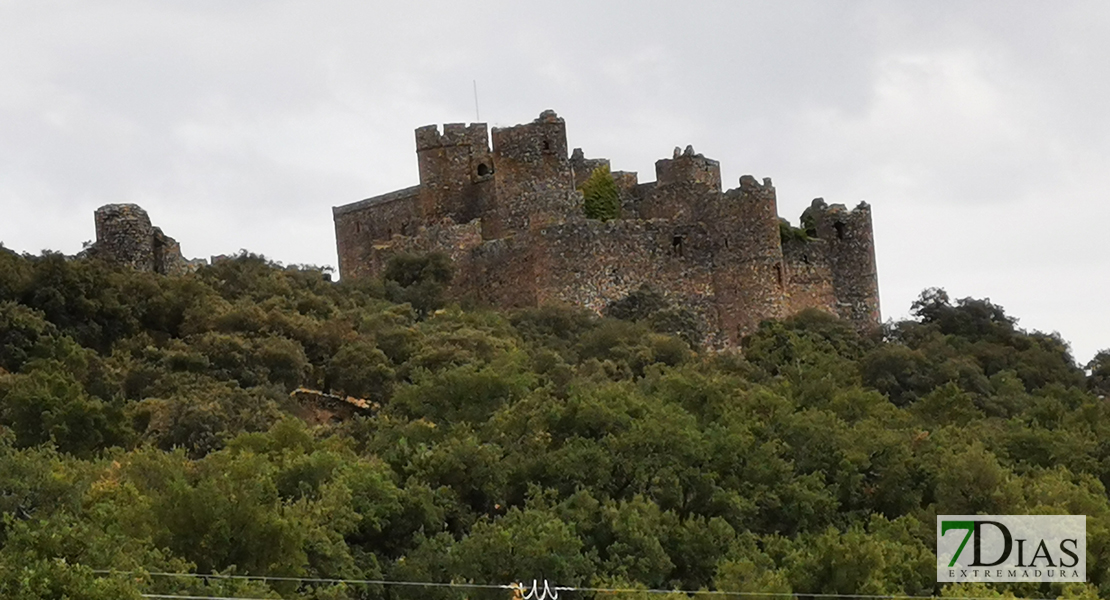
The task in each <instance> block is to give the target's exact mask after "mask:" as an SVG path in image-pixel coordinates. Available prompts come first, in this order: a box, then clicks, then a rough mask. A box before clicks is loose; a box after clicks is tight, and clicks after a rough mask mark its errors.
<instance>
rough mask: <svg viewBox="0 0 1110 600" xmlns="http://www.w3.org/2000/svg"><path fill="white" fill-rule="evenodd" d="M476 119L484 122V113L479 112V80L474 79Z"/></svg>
mask: <svg viewBox="0 0 1110 600" xmlns="http://www.w3.org/2000/svg"><path fill="white" fill-rule="evenodd" d="M474 120H475V121H476V122H478V123H481V122H482V115H481V113H479V112H478V80H477V79H475V80H474Z"/></svg>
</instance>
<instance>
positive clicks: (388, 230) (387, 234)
mask: <svg viewBox="0 0 1110 600" xmlns="http://www.w3.org/2000/svg"><path fill="white" fill-rule="evenodd" d="M385 237H390V238H391V237H393V228H392V227H388V228H386V230H385Z"/></svg>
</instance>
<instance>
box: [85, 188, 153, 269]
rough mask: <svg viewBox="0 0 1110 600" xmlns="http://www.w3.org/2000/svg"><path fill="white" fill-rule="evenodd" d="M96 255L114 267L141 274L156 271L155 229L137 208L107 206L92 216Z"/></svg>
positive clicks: (130, 205) (145, 214) (115, 205)
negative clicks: (122, 266) (123, 267)
mask: <svg viewBox="0 0 1110 600" xmlns="http://www.w3.org/2000/svg"><path fill="white" fill-rule="evenodd" d="M93 219H94V221H95V222H96V244H95V245H94V247H93V248H94V252H93V253H94V254H95V255H96V256H97V257H99V258H102V259H104V260H105V261H108V262H110V263H113V264H118V265H126V266H128V267H131V268H133V269H136V270H139V271H153V270H154V227H153V226H151V224H150V216H149V215H147V213H146V211H145V210H143V209H142V208H141V207H139V206H138V205H136V204H106V205H104V206H101V207H100V208H98V209H96V212H94V213H93Z"/></svg>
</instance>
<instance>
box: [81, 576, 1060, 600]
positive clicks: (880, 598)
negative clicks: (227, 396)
mask: <svg viewBox="0 0 1110 600" xmlns="http://www.w3.org/2000/svg"><path fill="white" fill-rule="evenodd" d="M92 572H93V573H97V574H100V575H149V576H151V577H185V578H193V579H233V580H249V581H296V582H301V583H347V584H355V585H398V586H410V587H447V588H469V589H494V590H515V589H519V588H521V587H522V586H523V584H520V583H512V584H496V583H458V582H439V581H397V580H388V579H341V578H321V577H288V576H278V575H220V574H215V573H211V574H204V573H169V572H165V571H116V570H111V569H92ZM550 589H552V590H555V591H559V592H587V593H595V594H683V595H686V596H695V595H712V596H738V597H758V598H782V597H789V598H852V599H854V600H1003V599H1001V598H999V597H998V596H943V597H942V596H913V595H907V594H831V593H819V592H813V593H808V592H771V591H766V592H732V591H728V590H665V589H650V588H648V589H642V588H605V587H578V586H551V588H550ZM143 597H146V598H167V599H175V598H181V599H195V598H210V599H213V600H269V599H262V598H258V599H256V598H241V597H235V598H224V597H215V596H173V595H146V594H144V595H143ZM1014 600H1057V599H1056V598H1020V597H1018V598H1015V599H1014Z"/></svg>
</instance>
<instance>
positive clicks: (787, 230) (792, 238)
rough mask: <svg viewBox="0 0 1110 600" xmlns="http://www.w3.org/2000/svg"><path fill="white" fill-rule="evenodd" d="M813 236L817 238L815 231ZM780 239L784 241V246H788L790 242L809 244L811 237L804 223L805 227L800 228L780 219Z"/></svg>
mask: <svg viewBox="0 0 1110 600" xmlns="http://www.w3.org/2000/svg"><path fill="white" fill-rule="evenodd" d="M813 234H814V236H816V234H817V232H816V230H814V232H813ZM779 238H781V239H782V243H783V244H787V243H790V242H808V241H809V240H810V239H811V236H810V233H809V231H808V230H807V229H806V228H805V226H804V221H803V227H801V228H799V227H794V226H793V225H791V224H790V221H788V220H786V219H783V218H779Z"/></svg>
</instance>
